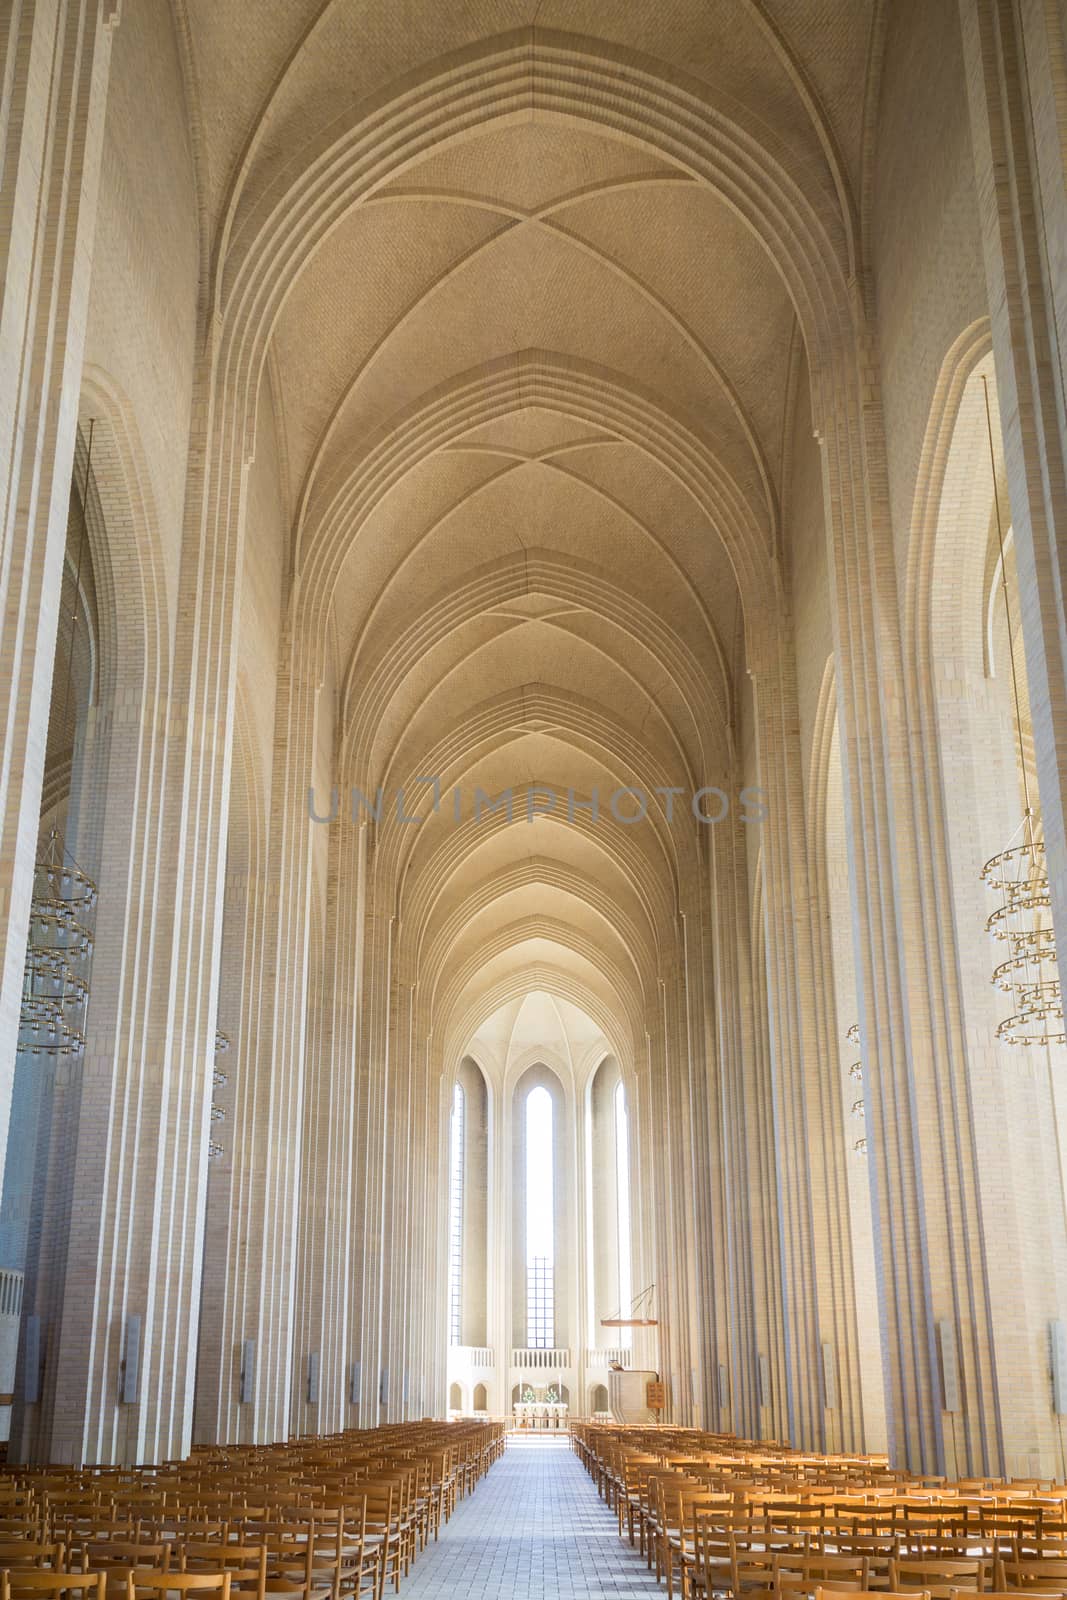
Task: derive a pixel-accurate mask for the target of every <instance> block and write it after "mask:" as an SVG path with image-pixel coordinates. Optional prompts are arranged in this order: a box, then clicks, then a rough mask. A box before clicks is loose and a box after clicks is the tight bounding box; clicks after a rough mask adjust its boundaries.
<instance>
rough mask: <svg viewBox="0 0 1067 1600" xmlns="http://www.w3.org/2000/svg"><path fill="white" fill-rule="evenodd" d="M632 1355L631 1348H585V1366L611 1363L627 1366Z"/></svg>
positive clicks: (608, 1365)
mask: <svg viewBox="0 0 1067 1600" xmlns="http://www.w3.org/2000/svg"><path fill="white" fill-rule="evenodd" d="M632 1355H633V1351H632V1350H623V1349H621V1348H615V1349H609V1350H587V1351H586V1352H585V1364H586V1366H587V1367H610V1366H611V1365H612V1363H614V1364H615V1365H616V1366H620V1367H628V1366H629V1365H630V1359H631V1357H632Z"/></svg>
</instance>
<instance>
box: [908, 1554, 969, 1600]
mask: <svg viewBox="0 0 1067 1600" xmlns="http://www.w3.org/2000/svg"><path fill="white" fill-rule="evenodd" d="M991 1572H992V1563H991V1562H989V1561H985V1560H983V1559H982V1558H981V1557H980V1556H976V1557H973V1558H972V1557H959V1558H954V1559H953V1560H951V1561H946V1560H942V1559H937V1558H935V1557H932V1556H910V1555H908V1556H900V1557H899V1559H898V1560H896V1561H891V1562H890V1564H889V1587H890V1588H891V1589H895V1590H897V1591H899V1592H900V1593H908V1592H909V1591H914V1590H922V1591H923V1592H924V1593H926V1594H929V1595H931V1596H933V1597H935V1600H948V1597H949V1594H950V1593H951V1592H952V1591H953V1590H954V1589H962V1590H965V1591H970V1593H972V1594H973V1593H975V1592H977V1591H980V1590H983V1589H987V1588H988V1587H989V1582H990V1576H991Z"/></svg>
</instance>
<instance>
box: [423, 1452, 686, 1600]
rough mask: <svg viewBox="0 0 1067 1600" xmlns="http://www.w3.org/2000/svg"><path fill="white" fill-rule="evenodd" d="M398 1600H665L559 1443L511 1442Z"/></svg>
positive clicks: (573, 1457)
mask: <svg viewBox="0 0 1067 1600" xmlns="http://www.w3.org/2000/svg"><path fill="white" fill-rule="evenodd" d="M400 1593H401V1600H410V1597H412V1596H416V1595H434V1596H441V1597H445V1600H455V1597H459V1596H464V1597H467V1596H469V1597H470V1600H476V1597H477V1600H480V1597H484V1600H496V1597H497V1596H500V1597H501V1600H509V1597H511V1596H515V1597H516V1600H526V1597H527V1596H529V1597H530V1600H541V1597H542V1596H544V1597H545V1600H556V1597H557V1596H558V1597H559V1600H595V1597H596V1596H599V1595H613V1596H615V1600H619V1596H620V1595H634V1596H638V1597H640V1596H644V1595H655V1594H665V1593H666V1590H665V1589H659V1588H657V1586H656V1581H655V1578H654V1577H653V1575H652V1573H651V1572H647V1571H646V1570H645V1562H644V1558H643V1557H642V1556H640V1555H639V1554H638V1553H637V1551H636V1550H631V1549H630V1546H629V1545H628V1544H627V1542H626V1540H625V1539H620V1538H619V1535H618V1529H617V1527H616V1523H615V1517H614V1515H613V1514H612V1513H611V1512H610V1511H609V1510H608V1509H607V1507H606V1506H605V1505H604V1504H603V1502H602V1501H601V1500H600V1499H599V1498H598V1496H597V1492H596V1489H595V1488H594V1487H593V1482H592V1479H591V1478H590V1477H589V1476H588V1475H587V1473H585V1472H584V1471H583V1469H582V1467H581V1464H580V1463H579V1461H578V1457H577V1456H576V1455H575V1454H574V1452H573V1451H572V1450H571V1449H570V1448H569V1446H568V1445H567V1444H565V1443H564V1442H563V1441H562V1440H546V1441H545V1442H544V1443H540V1442H534V1441H530V1442H527V1441H526V1440H522V1441H521V1442H519V1441H512V1442H511V1443H509V1445H508V1448H507V1450H506V1451H505V1452H504V1456H503V1459H502V1460H500V1461H499V1462H497V1464H496V1466H494V1467H493V1468H491V1470H490V1472H489V1474H488V1476H487V1477H485V1478H483V1479H482V1481H481V1483H480V1484H479V1485H478V1487H477V1489H476V1490H475V1492H474V1493H473V1494H472V1495H470V1496H469V1497H468V1498H467V1499H466V1500H464V1501H463V1502H462V1504H461V1505H460V1506H459V1507H458V1508H457V1510H456V1513H455V1515H454V1516H453V1518H452V1520H451V1522H449V1524H448V1526H447V1527H446V1528H444V1529H443V1530H442V1533H441V1537H440V1539H439V1541H438V1542H437V1544H433V1543H432V1542H431V1543H430V1544H429V1545H428V1546H427V1548H426V1550H425V1551H424V1552H423V1554H422V1555H421V1556H420V1557H419V1559H418V1561H417V1562H416V1563H415V1566H414V1567H413V1568H412V1571H411V1575H410V1576H409V1578H408V1580H407V1582H406V1583H404V1584H403V1585H402V1586H401V1591H400Z"/></svg>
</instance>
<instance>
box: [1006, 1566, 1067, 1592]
mask: <svg viewBox="0 0 1067 1600" xmlns="http://www.w3.org/2000/svg"><path fill="white" fill-rule="evenodd" d="M993 1587H994V1588H995V1589H997V1590H1000V1591H1004V1590H1008V1589H1010V1590H1013V1591H1014V1592H1016V1593H1018V1591H1019V1590H1020V1589H1025V1590H1027V1591H1030V1592H1032V1593H1034V1594H1036V1593H1039V1592H1040V1593H1044V1594H1047V1593H1050V1592H1053V1591H1067V1560H1056V1559H1055V1558H1052V1559H1049V1558H1047V1557H1028V1558H1025V1559H1023V1560H1021V1561H1020V1560H1011V1559H1008V1560H1006V1559H1005V1558H1004V1557H1000V1558H998V1560H997V1562H996V1564H995V1568H994V1575H993Z"/></svg>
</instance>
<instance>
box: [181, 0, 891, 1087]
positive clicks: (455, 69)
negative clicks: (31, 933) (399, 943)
mask: <svg viewBox="0 0 1067 1600" xmlns="http://www.w3.org/2000/svg"><path fill="white" fill-rule="evenodd" d="M877 10H878V7H877V4H876V0H817V3H816V0H662V3H659V4H657V5H654V6H650V5H647V4H638V3H635V0H613V3H610V4H606V3H605V0H566V3H564V0H539V3H537V4H533V3H530V0H433V3H432V4H431V3H427V0H408V3H407V4H398V3H397V0H389V3H388V4H385V3H384V0H383V3H378V0H361V3H359V4H353V3H352V0H332V3H330V4H326V5H322V4H319V3H315V4H312V3H310V0H257V3H256V4H255V5H253V6H249V5H248V4H247V3H246V0H184V9H183V11H182V16H183V19H184V23H185V31H186V36H187V48H188V63H187V65H188V70H189V76H190V82H191V85H192V97H193V99H194V102H195V105H196V107H197V132H198V151H197V158H198V163H199V183H200V196H201V208H202V213H203V216H204V219H205V237H206V238H207V239H209V240H211V241H213V244H212V246H211V248H210V251H209V252H208V254H209V258H210V259H209V261H208V263H207V270H209V271H210V273H211V274H212V277H213V281H214V284H215V293H216V295H217V298H218V302H219V305H220V308H221V309H222V310H223V311H226V310H227V309H228V308H229V307H230V306H231V305H232V304H233V303H235V301H238V300H239V299H240V296H241V294H243V293H245V292H246V291H245V290H244V289H243V287H242V284H243V282H244V280H243V279H242V275H241V274H242V270H243V266H242V263H243V262H244V261H245V260H246V259H248V258H249V257H251V255H252V254H253V252H254V251H255V250H256V249H258V248H261V246H262V241H263V240H265V239H266V240H270V239H273V238H275V237H277V239H278V241H279V242H278V251H279V258H280V256H281V254H282V252H283V250H291V251H292V259H293V262H294V265H293V266H292V268H291V269H290V268H288V267H287V268H286V271H285V273H284V274H283V275H281V276H280V278H279V286H278V288H277V290H276V294H277V304H276V309H275V311H274V312H273V313H272V316H271V320H270V339H269V351H268V359H269V365H270V372H271V378H272V390H273V395H274V402H275V409H276V412H277V426H278V436H279V440H280V445H279V448H280V451H281V455H282V462H281V478H282V481H283V483H284V484H285V486H286V494H287V497H288V502H289V503H288V513H289V516H290V519H291V529H292V535H291V536H292V557H291V565H292V570H293V572H294V574H295V575H297V576H299V578H300V581H301V583H302V584H304V585H305V587H306V591H307V592H308V593H311V594H314V595H315V596H316V599H315V601H314V606H313V609H312V611H310V612H309V614H308V616H306V617H305V626H308V627H309V628H310V629H312V630H313V631H314V632H315V633H316V634H317V635H319V636H320V637H321V638H325V639H328V641H329V650H330V652H331V653H332V661H333V668H332V670H333V673H334V676H335V681H336V684H337V686H338V708H339V728H340V732H339V739H338V767H339V772H338V777H339V778H340V780H341V781H342V782H354V783H358V784H359V785H360V787H361V788H362V789H363V790H364V791H365V792H367V793H372V792H373V791H374V790H375V788H376V787H377V786H378V785H382V786H383V787H384V788H385V790H386V791H387V792H388V793H393V792H395V791H396V790H397V789H398V788H400V787H401V786H403V785H405V784H407V785H408V786H409V789H410V787H411V786H412V784H413V782H414V779H415V778H416V777H418V776H420V775H427V774H432V775H435V776H437V777H439V778H440V781H441V787H442V792H445V793H447V792H449V791H450V790H451V789H452V788H454V787H459V788H460V789H461V790H462V791H463V793H464V795H465V796H466V801H465V802H464V820H463V821H462V823H461V824H457V823H456V821H455V819H454V816H453V814H452V813H451V811H450V808H449V806H448V805H443V806H442V809H441V811H440V812H439V813H438V814H430V813H429V810H428V808H429V806H430V801H431V790H430V789H429V787H426V788H424V789H423V790H422V791H420V793H421V796H422V798H421V800H419V801H417V802H415V803H416V804H418V805H419V806H421V809H422V813H423V814H424V815H425V817H426V820H425V823H424V825H423V826H421V827H419V828H403V827H400V826H399V825H396V823H395V821H394V823H393V824H390V823H389V821H388V820H386V821H385V822H384V823H383V824H382V825H381V827H380V828H379V830H378V836H377V842H376V849H377V860H378V867H377V870H378V871H379V873H382V874H385V875H386V876H387V877H388V880H389V883H390V885H391V892H392V893H393V894H394V895H395V901H396V906H397V914H398V917H399V920H400V924H401V926H402V928H403V930H404V940H405V960H406V963H407V967H408V970H409V971H410V974H411V977H412V981H413V982H417V983H418V986H419V993H420V997H421V1000H422V1003H423V1004H424V1006H425V1007H426V1016H427V1018H428V1019H429V1023H430V1025H431V1026H433V1027H434V1028H435V1029H437V1030H439V1032H440V1037H441V1039H442V1041H445V1040H447V1041H448V1046H449V1049H450V1050H452V1051H453V1052H454V1051H455V1050H457V1049H459V1048H462V1046H463V1043H464V1040H469V1039H470V1038H471V1037H472V1036H473V1034H474V1033H475V1032H476V1031H477V1029H478V1027H479V1026H481V1025H483V1024H484V1022H485V1020H486V1018H487V1017H488V1016H489V1015H490V1014H492V1013H493V1012H495V1011H498V1010H499V1008H500V1007H502V1006H504V1007H506V1006H513V1007H517V1006H519V1005H520V1003H521V1000H522V997H523V995H524V994H527V993H530V992H532V991H534V990H543V991H545V992H548V993H551V994H553V995H554V996H556V997H557V999H558V1000H560V1001H562V1002H564V1003H567V1004H573V1005H576V1006H580V1007H581V1008H582V1010H583V1011H584V1012H587V1013H588V1014H589V1015H590V1016H592V1017H593V1019H594V1021H595V1024H596V1026H597V1027H598V1028H601V1029H603V1031H604V1032H605V1034H606V1035H607V1036H608V1037H609V1038H610V1040H611V1042H612V1046H613V1048H615V1049H617V1050H618V1051H619V1052H620V1053H621V1054H623V1055H626V1056H628V1057H629V1058H630V1059H632V1058H633V1053H634V1051H635V1049H636V1046H637V1040H638V1037H639V1034H640V1029H641V1019H642V1016H643V1015H644V1014H645V1013H646V1012H647V1008H648V1007H649V1006H650V1005H651V1004H653V1003H654V992H653V991H654V987H655V980H656V974H657V972H658V971H659V968H660V966H661V963H662V960H663V959H664V952H665V951H666V950H667V949H668V948H669V947H670V946H671V943H672V941H673V939H674V925H675V914H676V912H677V909H678V907H679V905H680V904H681V903H682V901H683V899H684V895H685V892H686V884H687V882H688V879H689V878H690V876H691V875H692V873H693V871H694V863H695V861H696V860H697V851H698V848H699V847H698V841H697V835H698V833H699V830H698V829H696V828H694V826H693V824H692V821H691V819H683V821H682V822H681V824H678V823H677V822H676V823H674V824H669V823H667V821H666V819H665V818H664V816H663V814H662V807H661V806H659V805H658V804H657V805H655V806H653V808H652V810H651V812H650V819H649V821H648V822H647V823H645V824H642V825H640V826H633V827H629V826H623V825H620V824H618V823H615V822H613V821H612V820H611V819H610V817H609V818H607V819H604V818H601V819H599V820H598V821H596V822H594V821H593V820H592V819H591V818H590V817H589V814H588V813H579V814H576V815H575V816H574V817H568V816H567V815H566V813H565V811H564V810H562V809H561V808H559V807H557V810H556V812H555V814H554V815H552V816H549V817H545V818H540V819H538V820H536V821H534V822H527V820H526V814H525V811H524V809H523V805H522V801H521V800H519V801H518V802H517V812H516V817H515V819H514V820H513V822H512V823H511V824H510V825H508V824H507V823H506V821H505V820H503V819H501V818H498V817H496V816H493V817H483V818H482V819H481V820H480V821H479V822H478V823H477V824H475V823H474V821H473V820H471V819H470V816H469V812H470V799H471V797H472V796H473V793H474V790H475V788H476V787H481V788H482V789H484V790H485V791H486V792H487V793H489V794H495V793H497V792H498V791H500V790H502V789H505V788H508V787H514V788H515V789H516V791H517V793H521V792H522V791H524V790H525V787H526V785H528V784H541V785H545V786H548V787H550V788H551V789H552V790H553V791H554V792H555V793H556V794H557V795H559V796H564V795H565V794H566V792H567V791H568V790H569V789H571V790H574V791H575V792H576V794H577V795H579V796H582V797H585V798H588V797H589V796H591V795H592V793H593V791H594V790H596V791H599V794H600V796H601V797H602V808H604V809H606V804H607V797H608V795H609V794H610V793H611V792H612V791H614V790H616V789H617V788H619V787H620V786H625V785H631V786H639V787H641V788H643V789H645V790H646V791H648V792H650V793H651V791H652V790H653V789H654V788H655V787H657V786H680V787H682V788H684V789H685V790H686V791H691V790H695V789H698V788H699V787H700V786H701V785H702V784H705V783H718V784H720V785H721V786H723V787H724V788H726V787H729V786H730V784H731V782H732V780H733V778H734V777H735V775H736V765H735V758H736V737H737V704H738V695H739V682H738V676H739V669H740V668H741V666H742V665H743V661H744V633H745V628H746V625H748V624H750V621H751V619H750V618H749V617H748V616H746V609H745V607H746V605H747V606H748V608H749V609H751V606H752V605H753V603H758V595H757V596H755V597H754V596H753V593H752V591H751V588H750V589H749V592H748V594H747V597H746V600H745V603H744V604H743V601H742V595H743V592H744V590H743V586H741V585H739V575H738V561H737V557H736V552H735V551H734V550H733V549H732V547H731V541H730V538H729V537H728V536H727V534H726V532H725V531H724V527H723V525H722V519H721V518H720V517H719V516H718V515H717V514H716V512H715V509H714V504H715V502H714V497H713V496H710V495H706V494H702V493H701V492H699V488H700V485H701V484H702V483H704V482H711V481H714V483H715V484H716V485H717V492H718V493H719V495H720V500H721V501H722V503H723V504H726V503H729V504H730V505H731V506H733V507H735V508H736V516H737V518H738V519H739V520H743V521H744V522H745V524H746V526H747V527H748V528H749V529H750V530H751V538H752V540H753V543H754V545H755V546H757V547H758V548H759V549H761V550H762V551H763V552H765V554H766V556H767V560H768V568H769V564H770V562H771V561H772V560H773V559H774V558H775V557H776V555H777V554H778V553H779V551H780V547H781V541H782V530H781V516H780V502H781V495H782V484H783V470H784V467H783V462H784V458H785V455H786V445H785V439H786V430H787V417H788V404H789V395H790V384H791V380H792V378H793V374H794V370H795V366H796V362H797V352H798V334H797V317H796V312H795V308H794V304H793V301H792V300H791V297H790V293H789V291H788V289H787V286H786V280H785V278H784V276H783V273H782V271H781V270H780V264H777V263H775V262H773V261H772V259H771V257H770V254H769V253H768V250H767V249H766V248H765V244H764V242H763V241H761V240H760V239H759V238H757V237H756V234H755V232H754V231H753V228H752V226H751V225H750V220H749V218H748V217H747V216H746V215H745V211H744V206H743V205H742V204H741V203H740V201H739V199H738V198H737V196H735V195H734V194H731V192H730V191H729V188H728V186H727V185H726V184H724V183H719V184H715V183H712V182H709V181H708V180H707V177H706V175H705V173H704V172H703V171H702V170H701V168H700V164H699V163H698V162H697V161H695V160H694V159H693V158H692V154H691V149H690V146H689V145H687V144H686V143H685V142H684V141H683V139H682V138H681V136H680V134H679V133H678V132H677V130H672V129H669V128H665V127H664V125H663V121H662V117H661V115H660V113H659V111H658V109H657V105H656V104H655V103H654V102H653V97H652V96H651V95H650V94H649V93H648V91H647V84H648V82H649V81H650V80H653V79H654V80H656V81H657V82H662V84H663V85H665V86H666V91H665V92H669V93H670V94H671V95H672V96H674V97H675V99H676V101H677V103H678V105H679V107H680V110H679V113H678V116H679V124H678V126H679V127H682V126H684V124H685V121H686V118H687V117H688V118H689V119H690V120H692V121H693V123H694V125H696V123H698V122H701V119H704V120H705V121H707V122H708V124H709V125H713V124H715V123H716V122H721V123H722V124H723V125H726V124H728V125H729V128H730V129H731V137H732V138H734V139H735V140H736V141H737V146H738V149H740V150H742V151H744V150H745V149H750V150H752V151H756V150H759V151H761V152H763V155H764V157H765V159H766V160H767V161H769V162H770V163H772V164H773V166H774V169H775V171H780V172H781V173H782V174H783V175H784V179H787V180H788V182H789V183H791V184H793V185H795V187H796V192H797V193H798V194H802V195H803V197H804V202H805V204H806V206H807V207H809V208H810V213H811V215H812V217H814V218H816V219H817V221H818V225H819V227H820V228H821V229H822V230H823V231H824V233H825V235H826V238H827V239H828V240H829V241H830V245H829V247H830V248H831V249H832V250H834V251H836V252H837V254H838V255H839V257H840V259H841V261H842V264H843V267H842V270H843V271H846V272H847V271H849V270H854V268H855V264H856V263H855V253H856V250H857V248H858V246H857V242H856V239H857V224H856V212H857V196H858V195H860V194H861V192H862V188H863V182H864V167H865V151H866V137H867V136H866V134H865V122H866V120H867V118H868V116H869V109H868V102H869V98H870V91H869V87H868V86H869V83H870V81H871V77H872V73H871V68H870V65H869V63H870V61H871V60H872V59H873V57H874V55H875V53H876V40H877V34H878V25H877ZM585 63H594V64H596V70H595V71H594V70H593V69H592V67H590V68H589V70H588V74H587V72H586V66H585ZM568 75H569V76H570V77H571V78H573V79H574V80H575V81H576V82H577V83H578V87H579V90H580V91H582V92H584V94H585V101H584V102H583V103H584V104H586V105H587V106H588V114H587V115H584V116H583V115H581V114H579V111H580V109H581V108H580V107H579V108H578V110H576V109H575V105H574V104H573V103H571V102H567V103H566V104H564V91H563V89H562V88H561V87H560V84H561V83H562V82H564V80H566V79H567V77H568ZM460 79H462V82H463V94H464V95H465V96H466V97H467V98H465V99H464V100H463V106H464V110H463V113H462V115H458V114H456V113H455V112H454V110H452V109H450V108H451V105H452V102H453V101H455V102H456V103H457V104H458V97H459V88H458V87H456V86H457V85H458V84H459V82H460ZM483 85H484V88H483V87H482V86H483ZM502 85H503V87H501V86H502ZM583 86H584V88H583ZM628 100H630V101H632V105H628V106H627V110H628V112H630V113H633V112H634V111H636V114H637V117H638V122H639V123H640V118H641V116H642V115H644V114H645V113H644V110H643V107H644V105H645V103H646V101H647V136H644V137H642V136H641V129H640V126H638V128H637V131H636V132H635V131H633V128H632V126H631V131H629V132H626V133H623V132H620V131H619V127H618V126H617V118H615V116H614V110H615V109H616V108H617V107H620V106H624V105H626V103H627V101H628ZM483 103H484V110H482V109H480V107H481V106H482V104H483ZM357 137H358V138H361V139H362V140H363V143H362V144H361V145H360V146H359V149H360V150H361V151H362V152H363V153H362V154H361V155H360V156H359V160H358V162H357V161H356V160H355V158H353V162H352V164H351V166H350V168H349V169H348V176H347V177H346V178H345V179H344V180H343V182H342V180H341V179H339V178H335V176H334V168H333V167H332V166H331V161H332V160H333V156H334V153H335V152H336V151H337V150H339V149H340V148H341V147H342V146H344V144H345V142H346V141H349V142H351V141H354V140H356V139H357ZM353 147H355V146H353ZM757 181H758V180H757ZM331 183H337V184H338V186H339V192H338V194H337V196H336V198H335V199H333V200H331V204H332V207H333V209H332V210H331V211H330V213H329V218H328V222H321V223H320V222H318V221H316V220H315V215H317V213H316V214H313V211H312V208H311V202H310V200H309V199H307V198H306V197H307V196H309V195H310V194H311V193H312V191H313V190H314V189H315V188H316V186H318V192H319V195H320V197H321V195H325V194H326V193H327V191H328V188H329V185H330V184H331ZM345 185H347V187H345ZM305 204H307V207H308V209H307V212H306V218H307V220H306V221H305V220H304V215H305V214H304V212H303V211H302V210H301V207H303V206H304V205H305ZM323 215H325V213H323ZM791 225H792V221H791V218H790V217H789V216H788V215H787V214H786V212H785V210H783V213H782V218H781V230H782V236H783V246H782V248H783V250H787V249H788V248H789V244H788V233H789V228H790V227H791ZM286 230H288V232H289V233H291V234H292V235H293V236H294V237H297V236H298V235H300V234H301V230H303V231H304V234H305V235H306V237H305V238H304V239H303V241H302V242H301V241H300V240H298V242H297V244H292V243H291V242H286V241H285V240H283V237H282V236H283V233H284V232H285V231H286Z"/></svg>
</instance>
